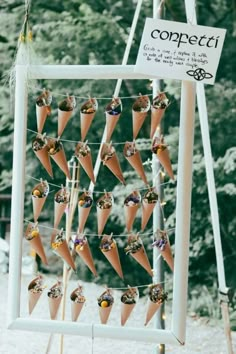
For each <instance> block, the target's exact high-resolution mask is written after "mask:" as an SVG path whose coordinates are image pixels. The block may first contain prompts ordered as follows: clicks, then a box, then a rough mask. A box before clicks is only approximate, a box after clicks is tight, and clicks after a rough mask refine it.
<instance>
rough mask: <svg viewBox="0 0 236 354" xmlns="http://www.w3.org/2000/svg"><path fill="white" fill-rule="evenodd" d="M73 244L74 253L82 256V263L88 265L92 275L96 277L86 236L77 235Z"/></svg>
mask: <svg viewBox="0 0 236 354" xmlns="http://www.w3.org/2000/svg"><path fill="white" fill-rule="evenodd" d="M74 244H75V251H76V253H77V254H78V255H79V256H80V257H81V258H82V260H83V261H84V263H85V264H86V265H87V266H88V268H89V269H90V270H91V272H92V273H93V275H94V276H95V277H96V276H97V271H96V269H95V265H94V261H93V256H92V253H91V250H90V247H89V243H88V240H87V237H85V236H83V235H82V236H80V235H78V236H77V237H76V238H75V240H74Z"/></svg>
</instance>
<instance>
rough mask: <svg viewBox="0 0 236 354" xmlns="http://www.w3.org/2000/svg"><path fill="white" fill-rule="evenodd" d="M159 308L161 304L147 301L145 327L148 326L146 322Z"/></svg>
mask: <svg viewBox="0 0 236 354" xmlns="http://www.w3.org/2000/svg"><path fill="white" fill-rule="evenodd" d="M160 306H161V303H158V302H152V301H151V300H148V309H147V314H146V321H145V324H144V325H145V326H146V325H147V324H148V322H149V321H150V320H151V318H152V317H153V316H154V314H155V313H156V312H157V310H158V309H159V307H160Z"/></svg>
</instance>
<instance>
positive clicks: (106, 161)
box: [100, 143, 125, 184]
mask: <svg viewBox="0 0 236 354" xmlns="http://www.w3.org/2000/svg"><path fill="white" fill-rule="evenodd" d="M100 158H101V160H102V162H103V165H104V166H106V167H107V168H109V170H110V171H111V172H112V173H113V174H114V175H115V176H116V178H118V180H119V181H120V182H121V183H122V184H125V180H124V177H123V174H122V171H121V167H120V163H119V160H118V157H117V155H116V151H115V148H114V147H113V146H112V145H111V144H107V143H103V145H102V149H101V155H100Z"/></svg>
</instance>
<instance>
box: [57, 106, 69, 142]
mask: <svg viewBox="0 0 236 354" xmlns="http://www.w3.org/2000/svg"><path fill="white" fill-rule="evenodd" d="M72 113H73V110H72V111H68V112H66V111H61V110H60V109H58V129H57V135H58V136H62V133H63V132H64V130H65V127H66V126H67V123H68V122H69V119H70V117H71V116H72Z"/></svg>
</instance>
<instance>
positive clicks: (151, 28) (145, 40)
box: [135, 18, 226, 84]
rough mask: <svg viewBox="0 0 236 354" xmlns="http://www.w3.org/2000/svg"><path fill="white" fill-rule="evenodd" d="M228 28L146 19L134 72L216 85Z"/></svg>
mask: <svg viewBox="0 0 236 354" xmlns="http://www.w3.org/2000/svg"><path fill="white" fill-rule="evenodd" d="M225 33H226V30H225V29H219V28H213V27H205V26H193V25H188V24H186V23H181V22H173V21H164V20H157V19H152V18H147V19H146V23H145V27H144V31H143V35H142V40H141V44H140V47H139V52H138V57H137V61H136V66H135V71H136V72H139V73H143V74H148V75H151V76H152V77H153V78H154V77H162V78H170V79H179V80H190V81H201V82H203V83H207V84H214V81H215V76H216V71H217V67H218V64H219V60H220V55H221V51H222V47H223V43H224V38H225Z"/></svg>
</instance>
